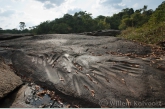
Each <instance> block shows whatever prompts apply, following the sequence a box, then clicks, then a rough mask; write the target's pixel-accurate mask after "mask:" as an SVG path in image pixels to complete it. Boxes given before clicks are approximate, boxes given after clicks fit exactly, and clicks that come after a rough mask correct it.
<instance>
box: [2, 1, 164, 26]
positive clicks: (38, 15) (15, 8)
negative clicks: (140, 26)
mask: <svg viewBox="0 0 165 109" xmlns="http://www.w3.org/2000/svg"><path fill="white" fill-rule="evenodd" d="M163 1H164V0H0V27H1V28H3V29H13V28H18V29H19V22H25V24H26V27H27V28H28V27H31V26H36V25H39V24H40V22H43V21H46V20H54V19H55V18H60V17H62V16H63V15H64V14H66V13H69V14H74V13H75V12H79V11H87V12H89V13H92V16H93V17H96V16H98V15H104V16H112V15H113V14H114V13H117V12H119V11H121V10H122V9H124V8H134V10H136V9H140V8H142V7H143V6H144V5H147V6H148V9H153V10H155V9H156V8H157V7H158V5H160V4H161V3H162V2H163Z"/></svg>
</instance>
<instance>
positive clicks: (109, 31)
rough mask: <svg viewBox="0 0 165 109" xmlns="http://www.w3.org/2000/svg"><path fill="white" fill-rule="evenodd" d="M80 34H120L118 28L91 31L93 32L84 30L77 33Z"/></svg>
mask: <svg viewBox="0 0 165 109" xmlns="http://www.w3.org/2000/svg"><path fill="white" fill-rule="evenodd" d="M79 34H80V35H91V36H116V35H119V34H120V30H112V29H109V30H99V31H93V32H84V33H79Z"/></svg>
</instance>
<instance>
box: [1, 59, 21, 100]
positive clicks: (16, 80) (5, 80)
mask: <svg viewBox="0 0 165 109" xmlns="http://www.w3.org/2000/svg"><path fill="white" fill-rule="evenodd" d="M21 84H22V81H21V78H20V77H18V76H17V75H16V74H15V73H14V71H13V70H12V69H11V67H10V66H8V65H6V64H5V63H4V62H3V59H2V58H0V99H2V98H3V97H4V96H6V95H7V94H8V93H10V92H11V91H13V90H14V89H15V88H17V87H19V86H20V85H21Z"/></svg>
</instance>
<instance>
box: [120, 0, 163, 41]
mask: <svg viewBox="0 0 165 109" xmlns="http://www.w3.org/2000/svg"><path fill="white" fill-rule="evenodd" d="M141 16H143V17H144V16H145V14H141ZM130 19H131V17H130V18H129V20H130ZM146 21H147V22H145V23H142V24H141V25H140V26H138V27H136V26H132V27H131V26H128V27H127V28H126V29H125V30H123V31H122V34H121V35H120V36H122V37H125V38H127V39H131V40H136V41H139V42H144V43H148V44H157V43H159V42H163V41H164V42H165V1H164V2H162V4H161V5H159V6H158V8H156V10H155V11H154V12H153V13H152V14H150V17H149V18H147V20H146ZM141 22H143V21H142V20H139V23H141Z"/></svg>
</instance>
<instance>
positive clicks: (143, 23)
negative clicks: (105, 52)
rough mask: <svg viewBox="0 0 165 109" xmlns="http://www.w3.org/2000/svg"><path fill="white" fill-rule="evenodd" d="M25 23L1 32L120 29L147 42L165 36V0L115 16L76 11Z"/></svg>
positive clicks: (49, 32)
mask: <svg viewBox="0 0 165 109" xmlns="http://www.w3.org/2000/svg"><path fill="white" fill-rule="evenodd" d="M24 26H25V23H24V22H20V30H17V29H13V30H2V28H0V33H27V32H30V33H33V34H51V33H60V34H67V33H81V32H88V31H96V30H101V29H120V30H122V34H121V35H120V36H122V37H125V38H127V39H131V40H138V41H141V42H145V43H157V42H159V41H162V40H164V39H165V31H164V30H165V1H164V2H162V4H160V5H159V6H158V8H157V9H156V10H155V11H153V10H152V9H149V10H147V6H146V5H144V7H143V8H141V9H138V10H134V9H133V8H126V9H123V10H122V11H121V12H119V13H117V14H114V15H113V16H102V15H100V16H98V17H96V18H93V17H92V14H90V13H87V12H86V11H80V12H76V13H75V14H74V15H70V14H65V15H64V16H63V17H62V18H56V19H55V20H52V21H45V22H41V23H40V24H39V25H38V26H34V27H29V30H28V29H24Z"/></svg>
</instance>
